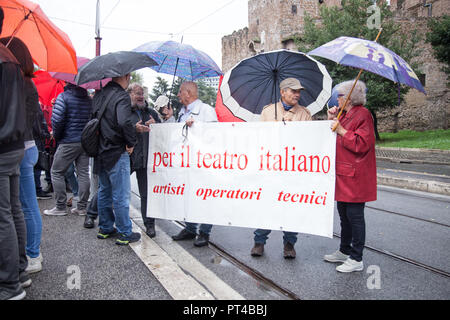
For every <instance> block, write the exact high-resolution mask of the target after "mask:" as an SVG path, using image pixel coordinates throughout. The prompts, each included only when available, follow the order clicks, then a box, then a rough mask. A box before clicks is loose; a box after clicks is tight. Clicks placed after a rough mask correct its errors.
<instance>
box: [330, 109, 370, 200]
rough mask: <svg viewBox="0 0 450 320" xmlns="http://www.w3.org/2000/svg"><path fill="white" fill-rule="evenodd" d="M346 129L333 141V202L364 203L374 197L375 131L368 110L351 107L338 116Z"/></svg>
mask: <svg viewBox="0 0 450 320" xmlns="http://www.w3.org/2000/svg"><path fill="white" fill-rule="evenodd" d="M339 122H340V123H341V125H342V126H343V127H344V128H345V129H346V130H348V131H347V133H346V134H345V135H344V136H343V137H342V136H340V135H338V136H337V141H336V194H335V199H336V201H343V202H368V201H375V200H376V199H377V167H376V158H375V134H374V126H373V119H372V115H371V114H370V111H369V110H367V109H366V108H365V107H363V106H354V107H353V108H352V109H350V111H349V112H348V113H345V112H343V113H342V116H341V118H340V119H339Z"/></svg>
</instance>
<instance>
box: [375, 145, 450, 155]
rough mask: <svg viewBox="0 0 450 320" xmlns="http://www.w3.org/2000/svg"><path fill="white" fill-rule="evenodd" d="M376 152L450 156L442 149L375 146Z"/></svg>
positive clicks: (449, 153)
mask: <svg viewBox="0 0 450 320" xmlns="http://www.w3.org/2000/svg"><path fill="white" fill-rule="evenodd" d="M375 149H376V150H385V151H407V152H417V153H424V152H427V153H438V154H445V155H449V156H450V150H442V149H419V148H393V147H378V146H375Z"/></svg>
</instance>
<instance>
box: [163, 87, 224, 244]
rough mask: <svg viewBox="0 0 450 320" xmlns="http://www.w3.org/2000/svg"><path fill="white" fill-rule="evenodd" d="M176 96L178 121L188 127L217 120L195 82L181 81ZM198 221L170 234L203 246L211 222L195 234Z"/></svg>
mask: <svg viewBox="0 0 450 320" xmlns="http://www.w3.org/2000/svg"><path fill="white" fill-rule="evenodd" d="M178 98H179V100H180V102H181V103H182V104H183V108H181V110H180V113H179V115H178V122H186V125H187V126H188V127H190V126H192V124H193V123H194V121H201V122H217V115H216V112H215V110H214V108H212V107H211V106H209V105H207V104H205V103H203V102H202V101H201V100H200V99H198V87H197V84H196V83H195V82H192V81H187V82H183V83H182V84H181V86H180V91H179V92H178ZM197 227H198V223H191V222H186V227H185V228H184V229H183V230H181V231H180V232H179V233H178V234H177V235H174V236H172V239H173V240H175V241H179V240H189V239H194V238H195V241H194V245H195V246H197V247H203V246H206V245H208V241H209V234H210V233H211V229H212V224H201V225H200V227H199V228H198V229H199V234H198V235H197V236H196V234H197Z"/></svg>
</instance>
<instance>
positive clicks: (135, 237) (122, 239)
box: [116, 232, 141, 246]
mask: <svg viewBox="0 0 450 320" xmlns="http://www.w3.org/2000/svg"><path fill="white" fill-rule="evenodd" d="M140 239H141V234H140V233H137V232H132V233H131V234H130V235H129V236H126V235H124V234H121V235H120V236H119V237H118V238H117V239H116V244H118V245H120V246H126V245H128V244H129V243H132V242H136V241H139V240H140Z"/></svg>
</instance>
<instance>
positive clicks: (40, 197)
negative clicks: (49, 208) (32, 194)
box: [36, 189, 52, 200]
mask: <svg viewBox="0 0 450 320" xmlns="http://www.w3.org/2000/svg"><path fill="white" fill-rule="evenodd" d="M36 198H37V199H38V200H49V199H51V198H52V195H51V194H48V193H47V192H44V191H43V190H42V189H41V190H38V191H36Z"/></svg>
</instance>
